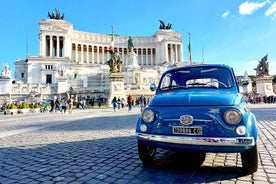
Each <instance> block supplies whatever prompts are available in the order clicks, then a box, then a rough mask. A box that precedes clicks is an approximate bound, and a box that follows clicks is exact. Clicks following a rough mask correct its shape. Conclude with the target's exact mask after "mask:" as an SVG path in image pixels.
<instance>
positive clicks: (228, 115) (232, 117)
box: [224, 109, 242, 125]
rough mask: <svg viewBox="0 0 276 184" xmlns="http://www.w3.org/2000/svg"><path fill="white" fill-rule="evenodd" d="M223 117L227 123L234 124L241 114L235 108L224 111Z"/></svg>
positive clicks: (237, 121)
mask: <svg viewBox="0 0 276 184" xmlns="http://www.w3.org/2000/svg"><path fill="white" fill-rule="evenodd" d="M224 119H225V121H226V122H227V123H229V124H231V125H236V124H238V123H239V122H240V121H241V119H242V115H241V113H240V111H238V110H236V109H229V110H227V111H226V112H225V113H224Z"/></svg>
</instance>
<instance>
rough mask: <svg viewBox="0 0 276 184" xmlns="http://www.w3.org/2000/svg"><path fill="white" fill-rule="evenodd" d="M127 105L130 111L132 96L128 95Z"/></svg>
mask: <svg viewBox="0 0 276 184" xmlns="http://www.w3.org/2000/svg"><path fill="white" fill-rule="evenodd" d="M127 105H128V110H129V111H131V110H132V96H130V95H128V97H127Z"/></svg>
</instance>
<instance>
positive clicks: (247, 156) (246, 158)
mask: <svg viewBox="0 0 276 184" xmlns="http://www.w3.org/2000/svg"><path fill="white" fill-rule="evenodd" d="M241 159H242V166H243V170H244V171H245V172H246V173H249V174H251V173H254V172H256V171H257V169H258V152H257V145H255V146H254V147H252V148H250V149H248V150H246V151H244V152H242V153H241Z"/></svg>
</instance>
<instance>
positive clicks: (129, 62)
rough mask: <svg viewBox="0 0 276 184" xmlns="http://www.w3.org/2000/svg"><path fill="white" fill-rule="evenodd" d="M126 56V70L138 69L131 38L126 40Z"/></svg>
mask: <svg viewBox="0 0 276 184" xmlns="http://www.w3.org/2000/svg"><path fill="white" fill-rule="evenodd" d="M127 47H128V52H129V53H128V55H127V57H126V68H129V69H130V68H131V69H134V68H139V65H138V63H137V54H136V53H135V52H134V44H133V39H132V38H131V36H129V39H128V46H127Z"/></svg>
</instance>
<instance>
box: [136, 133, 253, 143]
mask: <svg viewBox="0 0 276 184" xmlns="http://www.w3.org/2000/svg"><path fill="white" fill-rule="evenodd" d="M137 137H138V139H140V140H147V141H157V142H163V143H174V144H187V145H199V146H254V145H255V140H254V137H234V138H225V137H191V136H190V137H187V136H185V137H183V136H165V135H153V134H143V133H137Z"/></svg>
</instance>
